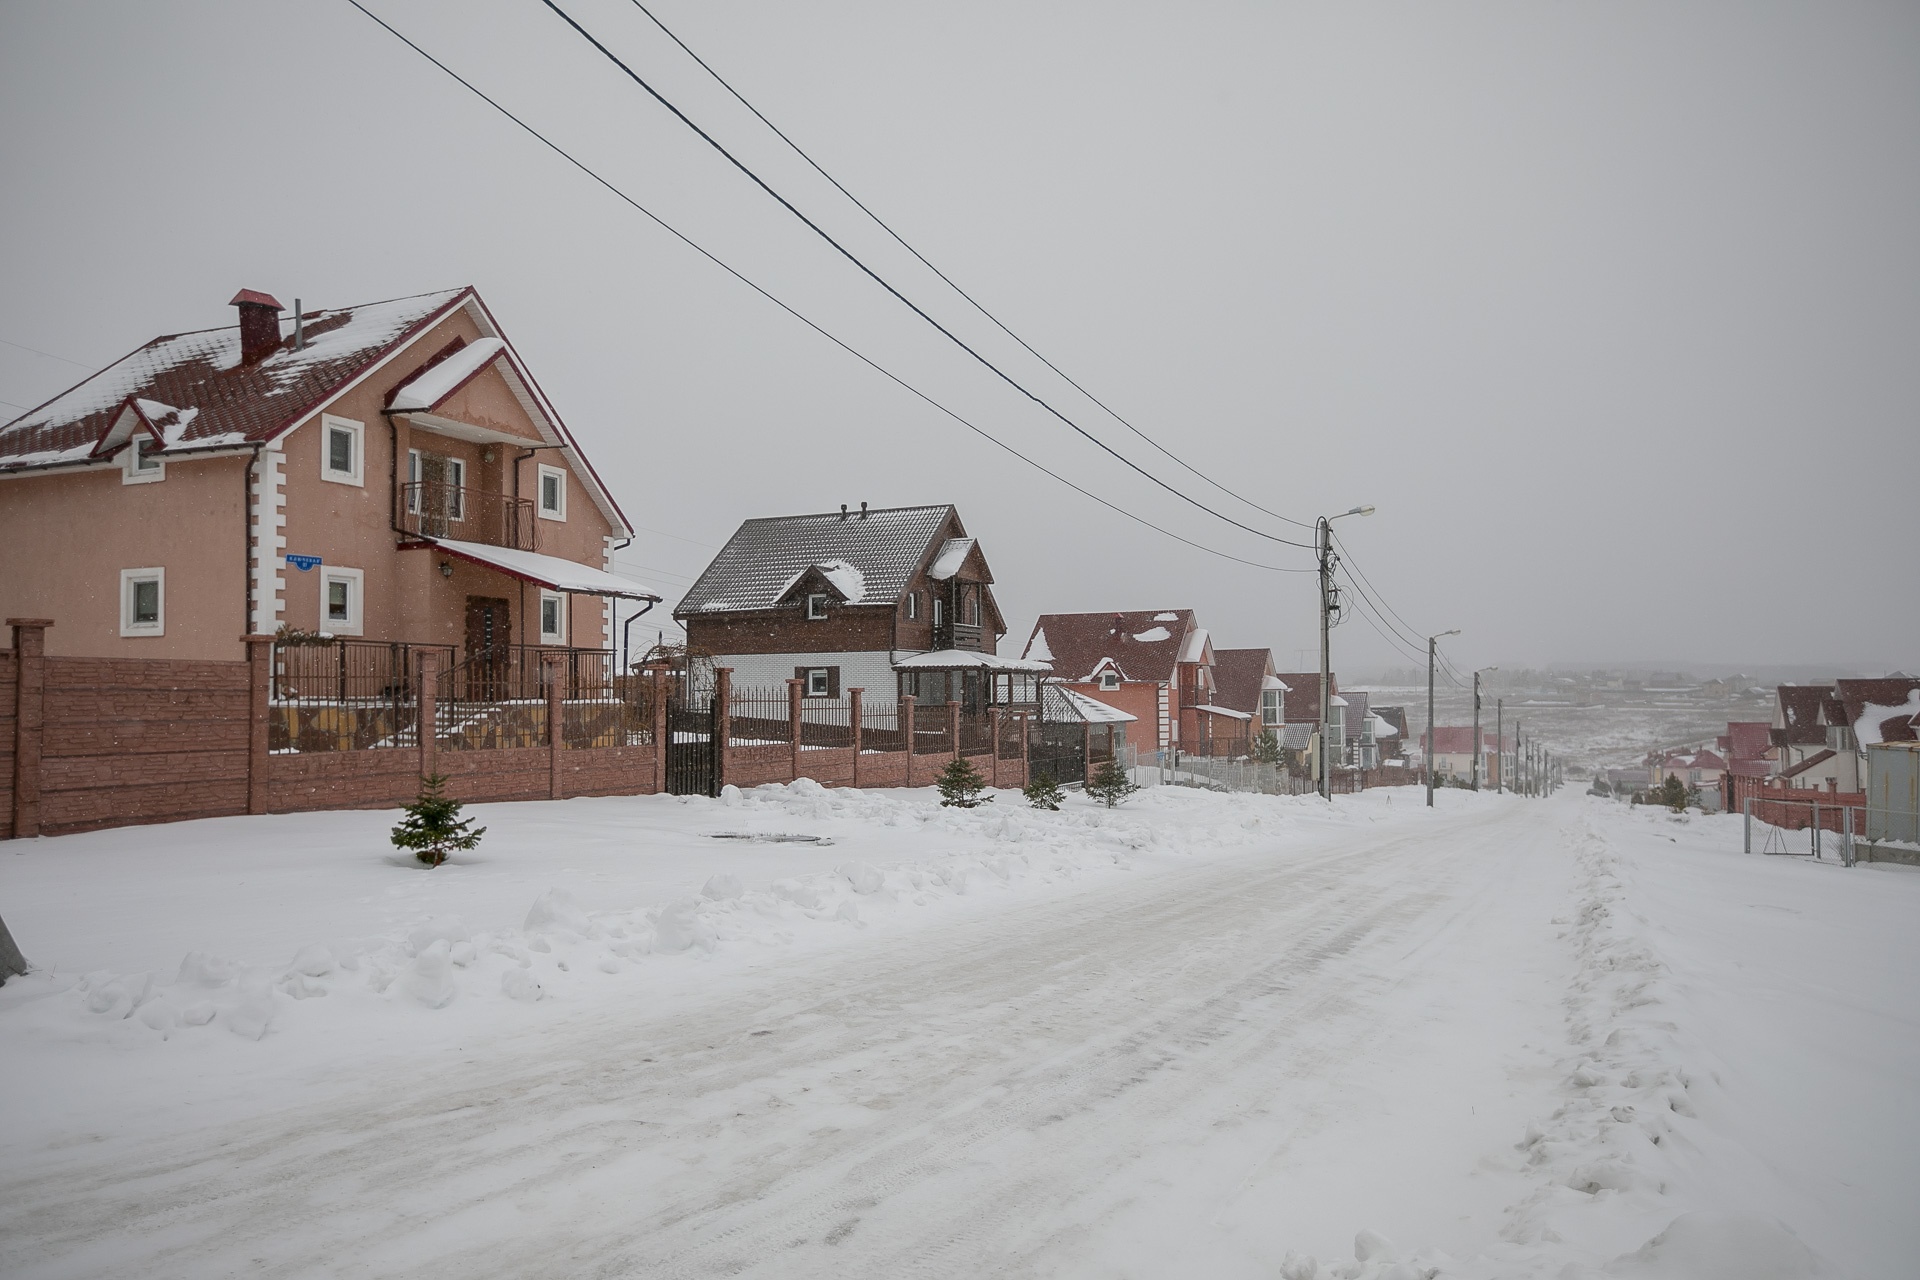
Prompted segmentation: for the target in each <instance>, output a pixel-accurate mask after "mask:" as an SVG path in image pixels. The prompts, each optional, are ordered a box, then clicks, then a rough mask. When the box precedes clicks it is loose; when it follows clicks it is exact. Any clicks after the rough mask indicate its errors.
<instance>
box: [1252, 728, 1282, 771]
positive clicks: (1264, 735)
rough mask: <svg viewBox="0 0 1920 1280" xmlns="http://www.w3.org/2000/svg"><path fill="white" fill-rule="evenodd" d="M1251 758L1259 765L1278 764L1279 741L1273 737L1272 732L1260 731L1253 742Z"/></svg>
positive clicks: (1267, 730)
mask: <svg viewBox="0 0 1920 1280" xmlns="http://www.w3.org/2000/svg"><path fill="white" fill-rule="evenodd" d="M1253 758H1254V760H1255V761H1256V762H1258V763H1260V764H1279V763H1280V739H1279V738H1277V737H1275V736H1274V733H1273V730H1271V729H1262V730H1261V731H1260V735H1259V736H1258V737H1256V738H1255V739H1254V740H1253Z"/></svg>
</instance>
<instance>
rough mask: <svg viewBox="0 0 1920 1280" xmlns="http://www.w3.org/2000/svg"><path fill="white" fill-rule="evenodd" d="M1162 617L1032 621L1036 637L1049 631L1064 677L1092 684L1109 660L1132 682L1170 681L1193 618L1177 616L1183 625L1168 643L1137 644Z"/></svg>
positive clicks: (1141, 613) (1068, 616)
mask: <svg viewBox="0 0 1920 1280" xmlns="http://www.w3.org/2000/svg"><path fill="white" fill-rule="evenodd" d="M1161 612H1164V611H1163V610H1154V611H1153V612H1151V613H1149V612H1147V611H1145V610H1134V611H1133V612H1130V613H1129V612H1125V611H1121V612H1115V613H1043V614H1041V615H1040V616H1039V617H1038V618H1037V619H1035V620H1034V627H1033V632H1034V634H1035V635H1038V634H1039V633H1040V632H1041V631H1045V632H1046V637H1047V648H1048V649H1049V650H1050V651H1051V652H1052V654H1053V658H1052V661H1053V664H1054V666H1055V667H1056V668H1057V669H1058V670H1060V671H1062V672H1065V673H1069V674H1073V675H1078V676H1081V678H1083V679H1089V680H1090V679H1092V678H1093V675H1092V673H1096V672H1098V671H1099V670H1100V667H1101V664H1102V663H1103V662H1108V661H1111V662H1112V663H1113V664H1114V665H1115V666H1117V667H1119V668H1120V669H1121V671H1122V672H1123V673H1124V674H1125V675H1126V677H1127V678H1128V679H1129V680H1152V681H1169V680H1172V679H1173V678H1174V676H1175V674H1176V673H1175V665H1176V663H1177V662H1178V659H1179V648H1180V643H1179V641H1178V639H1176V638H1175V636H1177V635H1179V634H1180V633H1182V632H1184V630H1185V628H1186V627H1187V626H1188V625H1189V624H1190V620H1191V619H1192V617H1193V615H1192V613H1191V612H1188V611H1175V616H1176V617H1177V618H1179V619H1180V625H1178V626H1175V627H1174V628H1173V629H1172V631H1173V635H1170V636H1169V637H1168V638H1167V639H1165V640H1161V641H1157V642H1153V643H1147V642H1143V641H1139V640H1135V639H1134V636H1136V635H1140V634H1144V633H1145V632H1147V630H1148V629H1149V628H1151V627H1152V626H1153V625H1154V621H1153V619H1154V617H1155V616H1156V615H1157V614H1159V613H1161ZM1029 643H1031V641H1029ZM1081 673H1087V674H1085V675H1081Z"/></svg>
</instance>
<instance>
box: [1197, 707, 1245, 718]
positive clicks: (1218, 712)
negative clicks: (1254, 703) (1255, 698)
mask: <svg viewBox="0 0 1920 1280" xmlns="http://www.w3.org/2000/svg"><path fill="white" fill-rule="evenodd" d="M1194 710H1195V711H1204V712H1206V713H1207V714H1208V715H1212V716H1226V717H1228V718H1229V719H1233V720H1251V719H1253V717H1252V716H1251V715H1249V714H1248V713H1246V712H1245V711H1235V710H1234V709H1233V708H1232V707H1216V706H1212V705H1211V704H1207V703H1202V704H1201V705H1199V706H1197V707H1195V708H1194Z"/></svg>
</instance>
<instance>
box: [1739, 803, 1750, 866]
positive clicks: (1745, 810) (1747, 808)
mask: <svg viewBox="0 0 1920 1280" xmlns="http://www.w3.org/2000/svg"><path fill="white" fill-rule="evenodd" d="M1740 809H1741V811H1742V812H1743V813H1745V814H1746V818H1747V821H1746V826H1745V835H1746V842H1747V848H1746V852H1748V853H1752V852H1753V797H1752V796H1748V797H1747V798H1746V799H1744V800H1742V801H1741V802H1740Z"/></svg>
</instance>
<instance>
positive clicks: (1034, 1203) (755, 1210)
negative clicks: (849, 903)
mask: <svg viewBox="0 0 1920 1280" xmlns="http://www.w3.org/2000/svg"><path fill="white" fill-rule="evenodd" d="M1536 829H1538V827H1537V815H1536V814H1535V813H1533V812H1530V811H1528V810H1527V809H1525V808H1523V807H1521V806H1518V805H1507V806H1504V807H1499V808H1492V809H1477V810H1473V811H1470V812H1462V813H1460V814H1456V815H1449V816H1448V817H1447V818H1445V819H1443V820H1441V821H1439V822H1436V823H1432V824H1421V825H1420V826H1418V827H1416V828H1412V829H1408V828H1407V827H1405V826H1401V825H1389V826H1388V827H1387V830H1388V831H1389V832H1391V833H1392V834H1385V835H1381V836H1378V837H1372V838H1361V839H1354V838H1352V836H1351V835H1349V834H1345V833H1343V834H1342V836H1341V838H1339V839H1338V840H1333V839H1328V840H1326V841H1325V844H1326V846H1327V847H1324V848H1320V849H1313V850H1310V851H1305V852H1299V851H1295V852H1293V853H1292V854H1291V855H1290V856H1287V857H1285V858H1276V857H1275V856H1274V854H1273V851H1272V850H1271V849H1260V848H1253V849H1249V850H1246V851H1244V852H1241V853H1239V854H1237V855H1236V856H1231V857H1223V858H1219V859H1214V860H1209V861H1206V862H1204V863H1201V864H1199V865H1195V866H1191V867H1187V868H1183V869H1180V870H1175V871H1171V872H1168V873H1165V874H1160V875H1154V876H1149V877H1139V878H1131V877H1126V878H1116V879H1115V880H1113V881H1111V882H1108V883H1103V884H1101V885H1099V886H1097V887H1094V888H1091V889H1088V890H1086V891H1084V892H1081V893H1077V894H1073V895H1070V896H1066V897H1062V898H1057V899H1053V900H1049V901H1043V902H1036V903H1030V904H1027V905H1023V906H1020V907H1017V908H1015V909H1012V910H1009V911H1004V912H999V913H995V914H993V915H991V916H988V917H985V918H976V919H971V920H965V921H960V922H954V923H949V924H944V925H937V926H934V927H930V928H926V929H923V930H919V931H916V932H915V933H914V934H913V935H912V936H911V938H910V939H909V940H901V939H874V940H871V941H863V943H862V944H861V945H855V946H851V947H842V948H837V949H834V950H831V951H826V952H822V953H817V954H814V955H811V956H806V957H803V958H798V959H793V960H787V961H783V962H781V963H777V964H768V965H763V966H760V967H758V968H756V969H751V970H748V971H746V972H742V973H739V974H736V975H732V976H731V977H730V978H728V979H727V980H724V981H721V982H717V983H714V984H711V985H710V986H709V987H708V989H706V990H703V991H701V992H700V993H699V995H698V998H693V999H687V1000H684V1001H681V1002H680V1005H679V1007H676V1008H671V1009H662V1010H658V1011H653V1010H646V1009H644V1008H634V1007H633V1006H631V1005H629V1006H627V1007H624V1008H621V1009H619V1010H618V1011H617V1012H602V1013H600V1014H597V1015H594V1016H586V1017H580V1018H577V1019H574V1020H572V1021H570V1022H569V1023H566V1024H562V1025H560V1026H558V1027H554V1028H550V1029H549V1030H548V1031H547V1033H546V1034H544V1035H542V1036H540V1037H538V1038H537V1039H533V1040H531V1041H529V1042H523V1043H519V1044H515V1045H512V1046H510V1047H507V1048H505V1049H503V1050H502V1051H499V1052H494V1053H488V1054H486V1055H480V1054H470V1055H466V1060H465V1061H464V1062H462V1063H461V1065H459V1066H457V1067H451V1068H450V1067H448V1066H447V1065H446V1063H445V1061H444V1059H439V1058H436V1059H435V1060H434V1061H433V1062H431V1063H429V1062H426V1061H423V1062H422V1064H421V1065H422V1077H423V1078H417V1079H404V1078H398V1079H384V1080H380V1081H377V1082H372V1081H370V1082H368V1087H367V1088H366V1090H365V1092H364V1093H362V1094H361V1095H359V1096H356V1097H352V1098H349V1099H337V1100H334V1101H331V1102H329V1103H327V1104H325V1105H320V1106H293V1107H290V1108H288V1109H286V1110H285V1111H282V1112H278V1113H273V1114H269V1115H266V1116H263V1117H256V1118H254V1119H250V1120H248V1121H246V1122H244V1123H235V1124H231V1125H228V1126H225V1127H222V1128H217V1129H215V1130H212V1131H188V1132H184V1133H176V1134H174V1135H172V1136H170V1137H166V1138H162V1139H158V1140H152V1141H149V1142H146V1143H142V1144H137V1145H135V1146H133V1147H131V1148H130V1149H125V1150H115V1151H114V1152H113V1153H112V1154H111V1155H110V1156H108V1157H107V1158H104V1159H93V1158H90V1157H89V1154H88V1153H87V1152H85V1151H84V1150H82V1151H69V1152H66V1153H63V1155H62V1156H61V1157H60V1158H57V1159H52V1160H49V1161H48V1162H47V1164H46V1165H45V1166H43V1167H41V1168H39V1169H37V1170H36V1176H35V1177H34V1178H33V1179H32V1180H31V1181H30V1182H28V1183H27V1184H26V1185H22V1184H21V1183H20V1182H15V1181H12V1180H9V1185H8V1186H7V1187H6V1188H5V1191H6V1202H7V1204H8V1208H7V1210H5V1211H4V1223H5V1226H6V1230H7V1233H8V1235H9V1236H10V1238H11V1239H12V1241H13V1243H12V1245H11V1246H10V1247H9V1252H10V1253H11V1254H12V1255H13V1256H14V1257H16V1258H20V1257H22V1256H23V1255H38V1256H39V1258H40V1259H41V1261H40V1262H39V1263H37V1264H33V1265H29V1266H27V1267H25V1268H24V1269H23V1270H22V1271H20V1272H17V1273H16V1274H23V1275H42V1274H44V1275H90V1274H104V1273H108V1272H112V1271H115V1270H116V1269H119V1268H127V1269H125V1270H120V1272H119V1273H120V1274H130V1273H131V1271H132V1270H137V1271H139V1272H140V1273H141V1274H146V1275H182V1276H187V1275H196V1276H204V1275H212V1274H229V1273H232V1274H240V1273H245V1274H250V1275H251V1274H259V1275H277V1274H307V1273H316V1272H318V1273H324V1274H338V1275H401V1274H409V1275H437V1274H447V1275H503V1276H531V1275H556V1276H559V1275H568V1276H577V1275H594V1274H609V1275H648V1276H706V1275H730V1274H746V1275H768V1276H772V1275H780V1276H806V1275H822V1276H824V1275H834V1276H846V1275H872V1276H909V1275H980V1274H988V1273H992V1274H998V1275H1019V1274H1032V1275H1063V1274H1087V1275H1107V1274H1141V1275H1149V1274H1152V1275H1174V1274H1203V1273H1204V1274H1210V1275H1221V1276H1227V1275H1235V1274H1247V1275H1256V1274H1258V1275H1270V1274H1272V1272H1271V1267H1270V1264H1269V1265H1267V1266H1265V1267H1263V1266H1262V1265H1261V1263H1260V1261H1259V1259H1260V1258H1261V1257H1262V1256H1263V1255H1264V1254H1265V1250H1264V1249H1262V1248H1261V1247H1260V1246H1261V1245H1262V1244H1263V1243H1266V1242H1269V1241H1278V1240H1285V1241H1289V1242H1291V1243H1292V1244H1294V1245H1296V1246H1305V1247H1315V1243H1316V1242H1318V1247H1321V1248H1323V1249H1324V1250H1326V1251H1328V1252H1344V1251H1345V1249H1346V1247H1347V1246H1348V1245H1349V1243H1350V1241H1351V1240H1352V1237H1353V1233H1354V1231H1355V1229H1356V1228H1358V1227H1364V1226H1366V1225H1368V1224H1367V1222H1365V1221H1354V1220H1352V1219H1351V1218H1344V1219H1336V1218H1334V1217H1332V1216H1323V1215H1333V1214H1336V1213H1339V1212H1340V1211H1342V1210H1348V1211H1351V1210H1352V1209H1353V1208H1355V1207H1357V1206H1360V1205H1366V1204H1374V1203H1378V1202H1380V1201H1381V1200H1398V1201H1399V1202H1401V1203H1402V1204H1407V1205H1417V1204H1419V1203H1421V1202H1423V1201H1425V1202H1444V1204H1443V1205H1440V1204H1436V1212H1435V1213H1434V1214H1433V1215H1427V1216H1430V1217H1431V1218H1432V1220H1429V1221H1422V1220H1421V1219H1422V1217H1423V1215H1422V1214H1420V1213H1419V1212H1417V1211H1416V1212H1414V1213H1412V1214H1411V1215H1401V1217H1400V1221H1401V1223H1402V1225H1403V1226H1406V1227H1412V1228H1416V1229H1423V1230H1425V1231H1427V1232H1429V1233H1431V1234H1430V1236H1429V1237H1428V1238H1431V1239H1434V1240H1437V1241H1438V1242H1440V1243H1443V1244H1446V1243H1453V1242H1454V1240H1453V1237H1455V1236H1457V1237H1459V1238H1460V1240H1462V1241H1464V1240H1467V1239H1469V1238H1471V1237H1472V1236H1475V1235H1483V1234H1484V1233H1485V1232H1486V1231H1487V1230H1488V1228H1489V1227H1490V1226H1492V1225H1494V1224H1495V1222H1496V1221H1497V1217H1498V1212H1499V1209H1500V1207H1501V1206H1502V1205H1503V1204H1504V1203H1505V1202H1506V1201H1507V1199H1509V1198H1510V1194H1509V1193H1510V1192H1511V1190H1512V1188H1511V1187H1500V1186H1489V1187H1488V1188H1486V1191H1485V1194H1482V1195H1478V1196H1474V1195H1467V1196H1464V1197H1463V1196H1461V1195H1459V1194H1457V1192H1456V1191H1453V1190H1450V1191H1449V1192H1448V1194H1446V1195H1445V1196H1438V1197H1436V1196H1434V1195H1433V1194H1431V1193H1430V1192H1428V1193H1422V1192H1420V1191H1419V1188H1420V1187H1421V1186H1422V1185H1423V1184H1424V1185H1427V1186H1432V1185H1433V1184H1434V1183H1435V1182H1436V1181H1444V1182H1445V1183H1446V1184H1448V1185H1449V1186H1450V1187H1451V1186H1452V1184H1454V1183H1456V1182H1458V1181H1459V1180H1462V1179H1467V1180H1469V1181H1470V1180H1472V1179H1474V1177H1475V1176H1476V1171H1475V1156H1476V1154H1477V1153H1478V1152H1479V1151H1481V1150H1491V1149H1495V1148H1499V1147H1502V1146H1510V1145H1511V1143H1512V1141H1513V1138H1514V1134H1515V1133H1516V1132H1517V1131H1518V1129H1519V1128H1520V1127H1521V1125H1522V1124H1523V1123H1524V1118H1525V1116H1526V1115H1528V1114H1531V1113H1534V1112H1537V1111H1538V1110H1539V1109H1540V1102H1541V1099H1540V1097H1538V1096H1534V1095H1537V1094H1540V1093H1541V1092H1542V1091H1543V1090H1544V1089H1545V1087H1546V1086H1547V1084H1548V1075H1549V1073H1548V1072H1547V1070H1546V1067H1547V1064H1548V1062H1549V1060H1550V1053H1549V1050H1550V1047H1551V1045H1552V1043H1553V1040H1554V1038H1555V1036H1556V1034H1557V1024H1558V1021H1559V1010H1558V1008H1557V1006H1556V1003H1555V998H1556V996H1557V994H1558V991H1557V984H1556V983H1555V981H1554V979H1555V978H1556V977H1557V976H1558V975H1557V974H1556V973H1554V972H1553V969H1554V967H1555V966H1556V964H1561V963H1564V948H1563V947H1558V946H1556V945H1555V941H1554V935H1555V932H1556V931H1555V930H1554V929H1553V928H1552V927H1550V926H1549V925H1548V923H1547V920H1548V916H1549V915H1550V914H1552V910H1553V908H1554V907H1555V906H1557V905H1560V904H1563V903H1564V901H1565V894H1566V891H1567V884H1568V878H1569V862H1568V859H1567V858H1566V857H1565V856H1563V855H1561V854H1559V853H1557V852H1556V851H1555V850H1554V849H1553V848H1552V847H1551V845H1548V846H1547V847H1544V848H1536V847H1535V846H1534V845H1533V843H1532V842H1531V841H1530V840H1529V839H1527V838H1526V833H1527V832H1528V831H1530V830H1536ZM1463 952H1467V953H1472V954H1467V955H1463V954H1461V953H1463ZM1530 957H1536V958H1537V960H1538V965H1537V966H1536V965H1533V964H1530V963H1529V958H1530ZM1496 958H1498V962H1497V963H1494V961H1495V960H1496ZM1463 968H1469V969H1475V970H1480V971H1482V972H1483V973H1484V976H1485V986H1484V987H1482V988H1481V989H1478V990H1473V991H1461V990H1458V989H1454V984H1453V983H1452V982H1451V980H1450V978H1449V979H1448V980H1439V979H1436V978H1434V977H1432V976H1431V975H1436V974H1443V975H1454V974H1457V973H1459V972H1460V971H1461V970H1462V969H1463ZM1463 1019H1464V1020H1463ZM1516 1033H1518V1034H1517V1035H1516ZM1529 1040H1531V1042H1532V1043H1533V1044H1534V1045H1535V1046H1537V1047H1536V1049H1534V1050H1532V1051H1531V1052H1532V1053H1534V1054H1535V1055H1537V1057H1536V1059H1535V1060H1532V1061H1531V1062H1529V1059H1528V1054H1529V1052H1530V1051H1529V1050H1525V1049H1519V1048H1518V1046H1519V1045H1520V1044H1521V1043H1525V1042H1528V1041H1529ZM1409 1066H1412V1067H1413V1068H1414V1070H1413V1071H1412V1072H1409V1071H1408V1068H1409ZM1409 1076H1411V1078H1412V1079H1413V1080H1414V1081H1416V1082H1419V1081H1424V1082H1425V1083H1426V1085H1428V1086H1431V1087H1430V1089H1423V1088H1422V1087H1421V1086H1420V1085H1418V1084H1416V1087H1415V1090H1414V1093H1413V1095H1412V1096H1409V1095H1408V1094H1407V1093H1406V1092H1404V1091H1401V1092H1398V1093H1396V1094H1393V1095H1389V1094H1388V1093H1387V1092H1386V1090H1387V1087H1388V1082H1389V1081H1393V1082H1396V1083H1398V1082H1405V1081H1406V1080H1407V1079H1408V1078H1409ZM1423 1092H1425V1093H1429V1094H1430V1095H1431V1096H1421V1094H1422V1093H1423ZM1355 1144H1360V1145H1361V1146H1362V1147H1366V1148H1371V1150H1372V1152H1373V1155H1372V1157H1371V1158H1363V1159H1359V1160H1355V1159H1353V1158H1352V1152H1353V1148H1354V1145H1355ZM1295 1147H1299V1148H1301V1149H1302V1152H1303V1153H1304V1155H1305V1157H1306V1158H1304V1159H1301V1158H1296V1156H1295V1154H1294V1153H1293V1148H1295ZM1316 1151H1318V1152H1320V1153H1321V1156H1322V1158H1319V1159H1316V1158H1314V1155H1313V1153H1314V1152H1316ZM1334 1152H1344V1153H1345V1154H1344V1155H1343V1156H1342V1158H1340V1159H1338V1160H1327V1159H1325V1158H1324V1157H1325V1156H1326V1155H1330V1154H1332V1153H1334ZM1480 1176H1481V1177H1482V1178H1483V1179H1484V1180H1487V1181H1490V1182H1496V1183H1497V1182H1498V1181H1499V1180H1500V1179H1499V1178H1498V1176H1497V1175H1494V1174H1482V1175H1480ZM1442 1210H1443V1211H1444V1217H1446V1218H1451V1219H1452V1220H1453V1221H1452V1222H1449V1221H1444V1220H1441V1217H1442ZM1476 1211H1477V1212H1476ZM1462 1213H1465V1214H1466V1215H1467V1217H1468V1219H1469V1221H1467V1222H1465V1223H1461V1222H1460V1215H1461V1214H1462ZM1476 1217H1484V1220H1482V1221H1478V1222H1474V1221H1472V1219H1473V1218H1476ZM1456 1226H1459V1227H1464V1228H1465V1229H1464V1230H1458V1231H1456V1230H1452V1229H1451V1228H1452V1227H1456ZM29 1242H31V1243H30V1244H29ZM134 1259H138V1263H137V1266H131V1267H130V1266H129V1264H130V1262H131V1261H132V1260H134Z"/></svg>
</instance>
